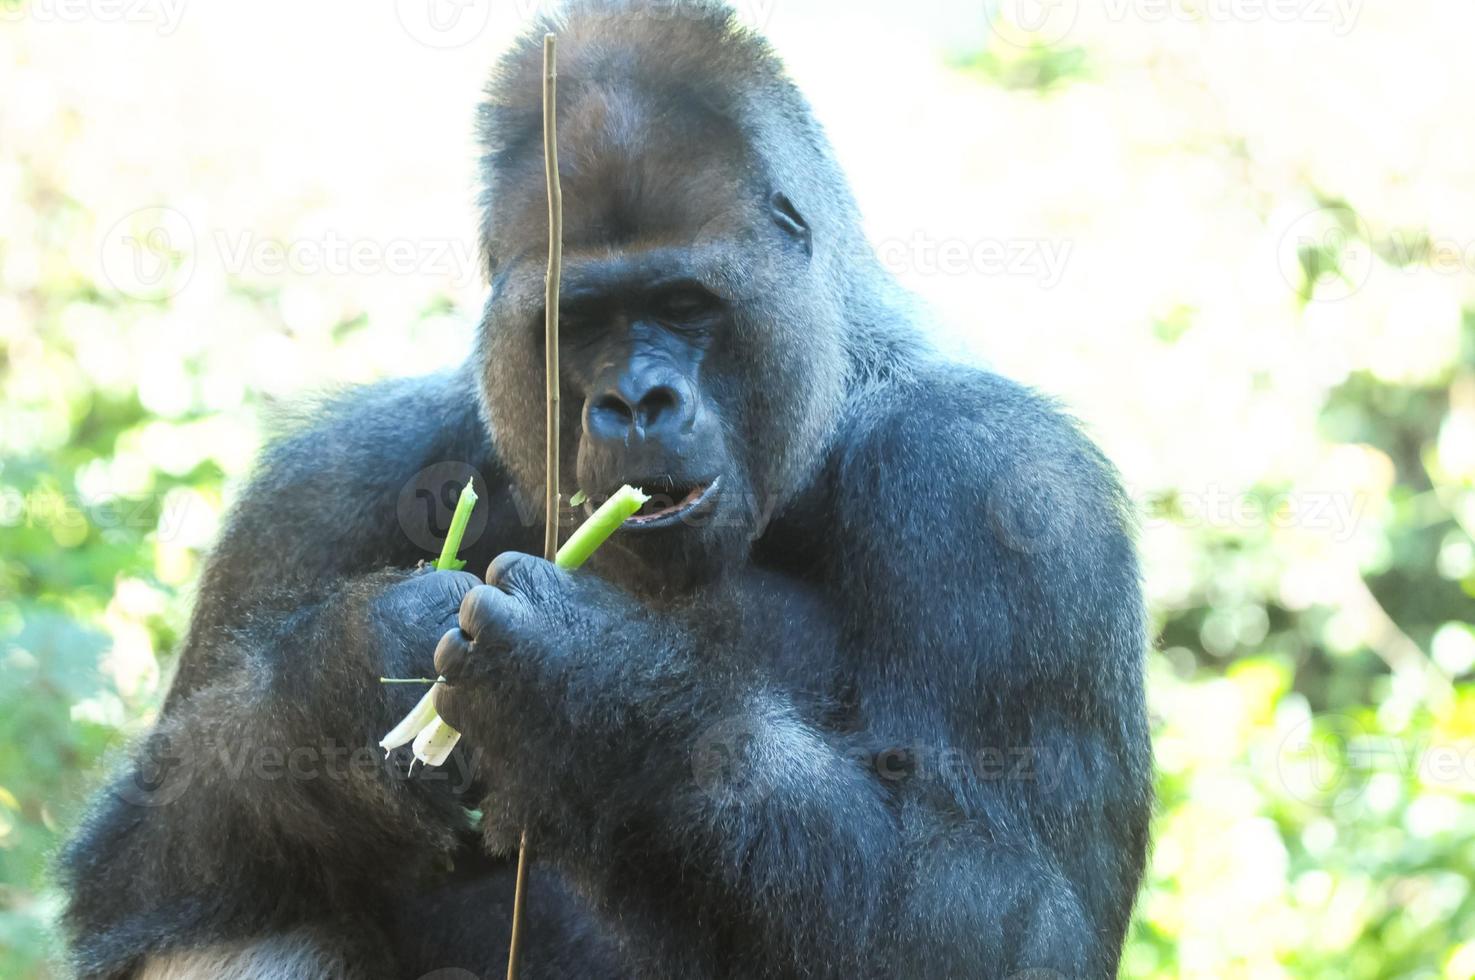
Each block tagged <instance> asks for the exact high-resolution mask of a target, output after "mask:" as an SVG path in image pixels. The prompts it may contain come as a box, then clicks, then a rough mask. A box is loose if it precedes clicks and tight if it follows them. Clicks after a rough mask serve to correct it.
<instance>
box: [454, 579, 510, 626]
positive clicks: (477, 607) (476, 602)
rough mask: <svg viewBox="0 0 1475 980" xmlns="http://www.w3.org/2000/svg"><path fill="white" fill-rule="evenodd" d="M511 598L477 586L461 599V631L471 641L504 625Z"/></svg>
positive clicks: (493, 589) (482, 586) (495, 590)
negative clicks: (470, 638) (489, 630)
mask: <svg viewBox="0 0 1475 980" xmlns="http://www.w3.org/2000/svg"><path fill="white" fill-rule="evenodd" d="M512 601H513V600H512V598H511V597H510V596H508V595H507V594H506V593H504V592H502V591H500V590H498V589H496V588H493V587H492V586H490V585H478V586H477V587H476V588H474V589H472V590H471V591H469V592H467V593H466V595H465V596H464V597H463V598H462V599H461V611H460V615H459V620H460V623H461V629H462V630H464V631H465V632H466V634H467V635H468V636H470V637H472V638H473V639H475V638H477V637H479V636H480V635H481V634H482V633H484V632H486V631H487V630H488V629H491V628H493V627H497V626H504V627H505V625H506V620H507V617H508V615H509V614H510V609H509V604H510V603H511V602H512Z"/></svg>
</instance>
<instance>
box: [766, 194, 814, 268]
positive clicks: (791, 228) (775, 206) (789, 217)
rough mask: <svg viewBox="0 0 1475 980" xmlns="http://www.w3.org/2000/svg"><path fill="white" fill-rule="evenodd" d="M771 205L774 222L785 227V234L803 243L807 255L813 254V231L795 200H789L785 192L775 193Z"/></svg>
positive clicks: (782, 227) (780, 226)
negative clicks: (796, 205) (795, 205)
mask: <svg viewBox="0 0 1475 980" xmlns="http://www.w3.org/2000/svg"><path fill="white" fill-rule="evenodd" d="M769 206H770V208H771V211H772V214H773V223H774V224H776V225H778V226H779V228H781V229H783V232H784V234H786V235H788V236H789V237H791V238H793V239H794V240H795V241H797V242H799V243H800V244H801V245H803V246H804V254H805V255H813V254H814V236H813V233H812V232H810V230H809V222H807V221H805V220H804V215H802V214H800V213H799V209H798V208H796V207H794V202H793V201H791V200H789V198H788V196H787V195H785V194H775V195H773V197H772V199H770V201H769Z"/></svg>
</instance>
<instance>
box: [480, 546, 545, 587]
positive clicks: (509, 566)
mask: <svg viewBox="0 0 1475 980" xmlns="http://www.w3.org/2000/svg"><path fill="white" fill-rule="evenodd" d="M557 575H558V568H557V566H555V565H553V564H552V563H550V562H547V561H544V560H543V559H541V558H534V557H533V556H532V555H525V554H523V553H522V552H520V551H504V552H502V553H501V554H500V555H498V556H497V557H496V558H493V559H492V564H491V565H490V566H489V567H488V568H487V585H490V586H494V587H496V588H499V589H501V590H502V591H503V592H510V593H515V594H517V595H525V596H531V595H535V594H536V593H537V592H538V591H539V589H540V588H543V587H546V586H547V585H549V584H551V583H552V581H553V580H554V579H555V578H556V577H557Z"/></svg>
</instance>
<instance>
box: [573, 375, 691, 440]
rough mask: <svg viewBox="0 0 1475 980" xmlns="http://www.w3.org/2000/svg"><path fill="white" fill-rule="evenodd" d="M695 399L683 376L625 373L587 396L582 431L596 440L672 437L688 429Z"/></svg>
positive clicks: (672, 438)
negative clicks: (602, 389) (604, 387)
mask: <svg viewBox="0 0 1475 980" xmlns="http://www.w3.org/2000/svg"><path fill="white" fill-rule="evenodd" d="M695 417H696V399H695V398H694V397H693V395H692V391H691V386H690V385H689V384H688V383H687V381H686V379H684V378H682V377H680V376H677V375H671V374H664V373H662V374H647V375H636V376H631V375H626V376H625V377H623V378H621V379H620V380H619V382H618V383H616V384H614V385H611V386H609V387H608V388H606V389H605V390H604V391H602V392H599V393H597V394H595V395H593V396H591V397H590V398H589V400H588V401H587V402H586V403H585V405H584V431H585V432H587V433H588V434H589V435H590V436H591V437H593V438H595V439H600V440H611V441H618V442H624V441H625V440H627V439H630V438H641V437H644V438H646V439H650V440H653V441H663V440H674V439H676V438H678V437H680V436H682V435H684V434H686V433H687V432H689V431H690V430H691V427H692V421H693V420H694V418H695Z"/></svg>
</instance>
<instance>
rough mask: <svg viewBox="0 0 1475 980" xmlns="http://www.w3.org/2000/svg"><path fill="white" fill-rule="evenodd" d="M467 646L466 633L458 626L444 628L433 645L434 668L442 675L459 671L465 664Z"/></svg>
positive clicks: (449, 674) (447, 675) (450, 674)
mask: <svg viewBox="0 0 1475 980" xmlns="http://www.w3.org/2000/svg"><path fill="white" fill-rule="evenodd" d="M467 652H468V647H467V643H466V634H465V633H462V632H461V630H460V629H458V628H454V627H453V628H452V629H449V630H446V632H445V635H443V636H442V637H441V638H440V642H439V643H437V644H436V647H435V670H436V673H438V674H441V675H442V676H446V677H449V676H452V675H454V674H456V673H459V672H460V670H461V668H462V667H463V666H465V663H466V654H467Z"/></svg>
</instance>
